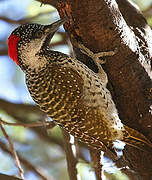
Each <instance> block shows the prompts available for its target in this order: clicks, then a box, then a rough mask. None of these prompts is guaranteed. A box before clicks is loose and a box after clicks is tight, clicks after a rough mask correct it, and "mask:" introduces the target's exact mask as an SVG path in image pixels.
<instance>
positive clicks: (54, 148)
mask: <svg viewBox="0 0 152 180" xmlns="http://www.w3.org/2000/svg"><path fill="white" fill-rule="evenodd" d="M134 2H135V3H136V4H137V5H138V6H139V8H140V9H141V10H142V11H143V13H144V16H145V17H146V19H147V21H148V23H149V24H150V25H151V24H152V0H134ZM57 19H59V16H58V13H57V11H56V9H55V8H53V7H52V6H48V5H42V4H41V3H39V2H36V1H34V0H24V1H21V0H0V118H1V119H3V120H4V121H7V122H19V121H22V122H23V123H26V122H27V121H28V122H33V121H41V117H42V118H44V115H43V114H41V113H40V115H39V117H38V116H36V113H33V111H32V110H33V109H32V108H33V105H34V102H33V100H32V99H31V97H30V95H29V93H28V91H27V88H26V85H25V78H24V74H23V72H22V71H21V70H20V68H19V67H17V66H16V64H15V63H14V62H13V61H12V60H11V59H10V58H9V57H8V54H7V38H8V36H9V35H10V33H11V32H12V31H13V30H14V29H15V28H16V27H17V26H18V25H19V24H22V23H31V22H34V23H42V24H49V23H52V22H54V21H56V20H57ZM67 42H68V40H67V37H66V35H65V33H64V30H63V28H62V27H61V28H60V30H59V32H58V33H56V35H55V36H54V38H53V40H52V48H53V49H55V50H58V51H62V52H64V53H66V54H71V49H70V47H69V46H68V43H67ZM20 104H24V105H23V106H21V105H20ZM23 109H25V113H24V112H22V110H23ZM26 110H27V111H26ZM26 112H30V113H26ZM34 112H37V110H35V109H34ZM38 114H39V112H38ZM4 128H5V130H6V132H7V133H8V135H9V136H10V137H11V139H12V141H13V143H14V146H15V149H16V151H17V152H18V153H19V156H20V158H21V159H22V165H23V168H24V171H25V179H26V180H39V179H47V178H48V179H49V180H60V179H62V180H68V173H67V167H66V158H65V154H64V148H63V141H62V133H61V132H60V129H59V128H58V127H57V126H56V127H54V128H52V129H51V132H49V133H48V132H47V131H46V130H45V129H43V130H40V129H38V128H24V127H19V126H6V125H5V126H4ZM8 150H9V148H8V142H7V140H6V139H5V137H4V135H3V133H2V132H1V130H0V160H1V161H0V173H4V174H8V175H17V174H18V169H17V168H16V165H15V162H14V159H13V158H12V156H11V155H10V153H9V152H8ZM84 160H86V161H87V162H89V160H90V157H89V155H88V151H87V150H86V149H85V148H84V149H82V159H80V162H79V163H78V167H77V168H78V171H79V174H80V176H81V178H82V180H94V179H95V177H94V173H93V171H92V170H91V166H90V165H89V164H87V163H85V161H84ZM105 161H107V163H106V162H105V167H104V168H105V169H106V171H105V175H106V176H107V178H108V179H113V180H114V179H116V180H121V179H122V180H129V178H128V177H126V176H125V175H123V174H121V173H120V171H119V170H118V169H117V168H114V166H113V165H112V164H111V163H109V161H108V160H106V159H105ZM106 165H107V166H106ZM39 173H40V174H39Z"/></svg>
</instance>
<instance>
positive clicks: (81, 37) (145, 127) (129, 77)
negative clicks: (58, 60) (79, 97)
mask: <svg viewBox="0 0 152 180" xmlns="http://www.w3.org/2000/svg"><path fill="white" fill-rule="evenodd" d="M58 11H59V14H60V16H61V17H65V16H68V17H69V22H67V23H66V24H65V26H64V27H65V29H66V31H67V32H68V34H69V36H70V38H71V41H72V43H73V45H74V51H75V54H76V56H77V58H78V59H79V60H80V61H83V62H84V63H85V64H87V65H88V66H89V68H91V69H92V70H94V71H95V72H97V71H98V69H97V67H96V65H95V64H94V63H93V62H92V61H91V59H88V57H86V56H84V55H83V56H82V54H81V53H80V52H79V50H78V49H77V47H76V43H75V42H77V41H79V42H81V43H83V44H84V45H85V46H86V47H88V48H89V49H91V50H92V51H93V52H94V53H95V52H101V51H109V50H114V49H115V48H117V49H118V53H116V55H114V56H113V57H106V64H105V65H104V66H103V68H104V69H105V71H106V73H107V75H108V79H109V83H108V89H109V90H110V91H111V93H112V96H113V100H114V102H115V103H116V106H117V109H118V112H119V116H120V119H121V120H122V122H123V123H124V124H126V125H128V126H129V127H132V128H134V129H136V130H138V131H140V132H141V133H143V134H144V135H145V136H146V137H147V138H148V139H149V140H151V139H152V115H151V104H152V83H151V78H152V74H151V56H152V31H151V29H150V27H149V26H148V25H147V22H146V20H145V19H144V17H143V16H142V14H141V13H140V11H139V10H138V9H137V8H136V7H135V6H133V5H132V4H131V3H130V2H129V1H127V0H123V1H122V0H81V1H80V0H64V1H63V0H62V1H60V2H59V4H58ZM125 158H126V160H127V161H128V165H129V167H130V168H131V169H132V170H134V171H135V172H136V173H137V174H138V179H142V180H150V179H151V178H152V163H151V162H152V154H150V153H146V152H142V151H139V150H137V149H135V148H132V147H128V146H126V147H125Z"/></svg>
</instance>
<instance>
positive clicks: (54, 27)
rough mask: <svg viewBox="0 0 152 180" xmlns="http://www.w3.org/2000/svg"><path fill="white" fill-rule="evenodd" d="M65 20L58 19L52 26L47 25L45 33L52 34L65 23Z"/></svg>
mask: <svg viewBox="0 0 152 180" xmlns="http://www.w3.org/2000/svg"><path fill="white" fill-rule="evenodd" d="M66 20H67V19H66V18H64V19H60V20H58V21H56V22H54V23H53V24H50V25H47V26H46V29H45V32H46V33H47V34H54V33H55V32H56V31H57V30H58V29H59V27H60V26H61V25H63V24H64V23H65V22H66Z"/></svg>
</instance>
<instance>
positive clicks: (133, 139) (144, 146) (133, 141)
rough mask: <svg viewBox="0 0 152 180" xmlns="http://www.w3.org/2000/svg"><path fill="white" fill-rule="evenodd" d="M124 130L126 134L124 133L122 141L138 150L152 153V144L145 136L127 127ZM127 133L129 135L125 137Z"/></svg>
mask: <svg viewBox="0 0 152 180" xmlns="http://www.w3.org/2000/svg"><path fill="white" fill-rule="evenodd" d="M124 128H125V131H126V132H124V138H123V140H122V141H124V142H125V143H126V144H128V145H130V146H133V147H135V148H137V149H140V150H142V151H148V152H150V153H152V143H151V142H150V141H149V140H148V139H147V138H146V137H145V136H144V135H143V134H141V133H139V132H138V131H136V130H134V129H132V128H129V127H127V126H124ZM126 133H128V134H127V135H125V134H126Z"/></svg>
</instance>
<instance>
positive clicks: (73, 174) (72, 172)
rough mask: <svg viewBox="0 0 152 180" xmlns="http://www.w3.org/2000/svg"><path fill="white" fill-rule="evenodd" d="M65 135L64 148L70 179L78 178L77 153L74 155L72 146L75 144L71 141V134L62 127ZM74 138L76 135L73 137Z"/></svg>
mask: <svg viewBox="0 0 152 180" xmlns="http://www.w3.org/2000/svg"><path fill="white" fill-rule="evenodd" d="M62 133H63V137H64V149H65V154H66V159H67V166H68V173H69V177H70V180H77V169H76V165H77V162H78V161H77V158H76V155H74V152H73V150H72V146H75V145H74V144H72V143H70V134H69V133H67V132H66V131H65V130H63V129H62ZM73 138H74V137H73Z"/></svg>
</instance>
